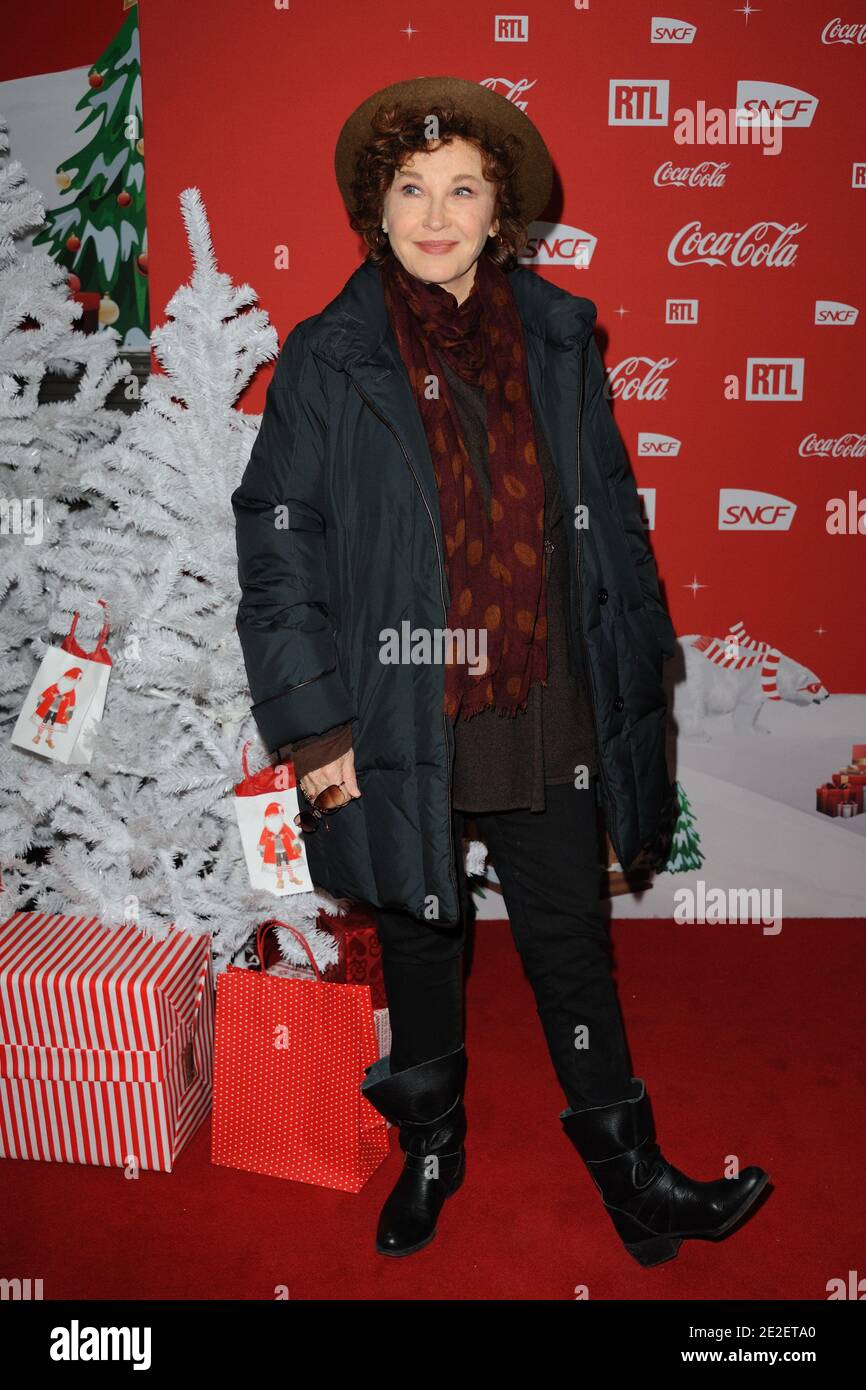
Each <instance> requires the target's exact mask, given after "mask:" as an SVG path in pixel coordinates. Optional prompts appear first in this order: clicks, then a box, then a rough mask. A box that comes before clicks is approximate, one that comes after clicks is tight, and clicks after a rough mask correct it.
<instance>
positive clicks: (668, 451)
mask: <svg viewBox="0 0 866 1390" xmlns="http://www.w3.org/2000/svg"><path fill="white" fill-rule="evenodd" d="M680 444H681V441H680V440H679V439H674V437H673V435H671V434H650V433H649V432H648V431H647V430H641V432H640V433H639V434H638V437H637V456H638V458H668V459H674V458H677V457H678V455H679V452H680Z"/></svg>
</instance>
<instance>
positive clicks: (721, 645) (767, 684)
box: [675, 622, 829, 743]
mask: <svg viewBox="0 0 866 1390" xmlns="http://www.w3.org/2000/svg"><path fill="white" fill-rule="evenodd" d="M678 641H679V645H680V650H681V651H682V653H683V656H684V659H685V681H680V679H679V678H678V679H677V683H676V687H675V714H676V726H677V731H678V732H679V733H680V734H682V736H683V737H684V738H693V739H697V740H699V741H700V742H702V743H709V742H710V741H711V736H710V734H709V732H708V731H707V728H706V719H707V716H708V715H711V714H730V715H731V717H732V724H733V729H734V733H735V734H768V733H770V732H771V731H770V730H769V729H767V728H764V727H763V725H761V724H760V723H759V722H758V716H759V715H760V713H761V710H762V709H763V708H764V704H765V702H766V701H767V700H785V701H787V702H788V703H789V704H793V705H808V704H822V703H823V702H824V700H826V699H827V698H828V696H829V691H828V690H827V689H826V687H825V686H824V685H823V684H822V683H821V681H820V680H819V679H818V677H817V676H816V675H815V672H814V671H810V670H809V668H808V667H807V666H801V665H800V664H799V662H796V661H792V660H791V658H790V657H787V656H783V655H782V653H781V652H780V651H779V649H778V648H777V647H772V646H770V644H769V643H768V642H756V641H754V640H753V639H752V638H751V637H750V636H749V635H748V634H747V632H746V630H745V627H744V626H743V623H742V622H736V623H733V624H732V626H731V628H730V629H729V631H728V633H727V634H726V635H725V636H724V637H712V636H707V635H706V634H702V633H689V634H688V635H687V636H685V637H680V638H679V639H678Z"/></svg>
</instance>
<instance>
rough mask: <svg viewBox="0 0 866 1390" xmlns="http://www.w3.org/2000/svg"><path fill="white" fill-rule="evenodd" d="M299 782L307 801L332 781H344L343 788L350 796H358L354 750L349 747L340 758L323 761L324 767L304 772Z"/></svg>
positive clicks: (312, 798)
mask: <svg viewBox="0 0 866 1390" xmlns="http://www.w3.org/2000/svg"><path fill="white" fill-rule="evenodd" d="M301 782H302V784H303V785H302V787H301V790H302V791H303V793H304V796H305V797H306V798H307V800H308V801H315V799H316V797H317V796H318V795H319V792H323V791H324V790H325V788H326V787H330V786H331V784H332V783H336V784H337V785H339V784H340V782H343V783H345V787H344V790H345V791H347V792H348V793H349V795H350V796H351V797H353V798H354V797H358V796H360V795H361V790H360V788H359V786H358V783H357V780H356V778H355V750H354V749H353V748H350V749H349V751H348V753H344V754H343V756H342V757H341V758H335V759H334V761H333V762H332V763H325V765H324V767H317V768H315V769H314V770H313V771H312V772H305V773H304V775H303V777H302V778H301Z"/></svg>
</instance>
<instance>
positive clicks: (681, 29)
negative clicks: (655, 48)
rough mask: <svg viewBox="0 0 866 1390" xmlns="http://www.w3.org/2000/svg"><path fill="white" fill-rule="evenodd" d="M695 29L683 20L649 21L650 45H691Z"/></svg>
mask: <svg viewBox="0 0 866 1390" xmlns="http://www.w3.org/2000/svg"><path fill="white" fill-rule="evenodd" d="M697 32H698V31H697V29H696V28H695V26H694V24H689V23H688V21H687V20H685V19H662V18H661V17H660V16H654V17H653V18H652V19H651V20H650V43H693V42H694V38H695V34H696V33H697Z"/></svg>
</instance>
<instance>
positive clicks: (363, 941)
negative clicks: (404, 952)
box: [318, 907, 388, 1009]
mask: <svg viewBox="0 0 866 1390" xmlns="http://www.w3.org/2000/svg"><path fill="white" fill-rule="evenodd" d="M318 925H319V926H320V927H323V928H324V929H325V930H326V931H329V932H331V933H332V934H333V935H334V936H335V937H336V938H337V945H338V947H339V952H340V955H339V959H338V961H337V963H336V965H331V966H328V968H327V969H326V971H325V979H327V980H333V981H336V982H337V983H339V984H343V985H369V986H370V990H371V992H372V996H373V1008H374V1009H384V1008H385V1007H386V1006H387V1003H388V1001H387V999H386V998H385V980H384V976H383V974H382V948H381V946H380V945H379V935H378V932H377V931H376V918H375V917H374V915H373V913H372V911H371V910H370V909H369V908H366V907H356V908H352V909H350V910H349V911H348V912H345V913H344V914H343V916H342V917H331V916H329V915H328V913H326V912H324V911H321V910H320V912H319V916H318Z"/></svg>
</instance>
